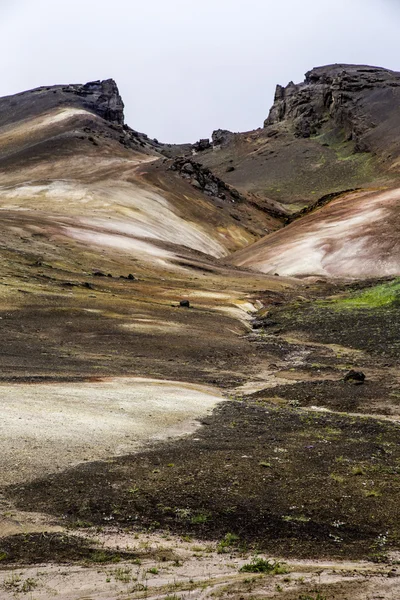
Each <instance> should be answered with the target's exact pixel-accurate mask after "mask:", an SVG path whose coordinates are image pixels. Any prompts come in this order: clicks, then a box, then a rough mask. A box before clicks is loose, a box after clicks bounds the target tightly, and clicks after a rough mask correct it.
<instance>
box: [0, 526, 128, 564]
mask: <svg viewBox="0 0 400 600" xmlns="http://www.w3.org/2000/svg"><path fill="white" fill-rule="evenodd" d="M136 557H137V554H133V553H132V552H119V551H118V552H114V551H111V550H107V549H103V548H93V547H92V546H90V544H89V543H88V542H87V541H85V540H83V539H81V538H78V537H76V536H72V535H66V534H61V533H31V534H18V535H12V536H9V537H5V538H2V539H0V565H8V564H10V563H18V564H39V563H44V562H46V563H48V562H54V563H70V562H82V561H89V562H95V563H107V562H118V561H120V560H129V559H133V558H136Z"/></svg>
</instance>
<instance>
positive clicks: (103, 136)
mask: <svg viewBox="0 0 400 600" xmlns="http://www.w3.org/2000/svg"><path fill="white" fill-rule="evenodd" d="M88 127H89V128H90V127H93V128H97V129H98V130H99V131H100V133H99V135H98V137H97V138H96V139H97V142H96V143H97V145H93V144H92V143H90V141H88V139H93V138H91V136H89V138H87V133H85V131H86V130H87V129H88ZM107 127H108V125H107V124H105V122H104V121H103V120H102V119H101V118H100V117H98V116H96V115H93V114H92V113H90V112H88V111H85V110H83V109H79V110H78V109H73V108H63V109H56V110H55V111H53V112H50V113H48V114H42V115H39V116H36V117H34V118H30V119H26V120H24V121H19V122H17V123H13V124H11V125H6V126H4V127H2V128H0V152H1V154H2V156H6V160H7V161H8V162H7V163H6V164H7V168H3V169H0V210H3V211H7V212H8V214H10V212H13V211H14V213H15V215H16V222H17V223H18V228H19V231H20V232H23V231H24V230H25V229H26V227H25V225H24V220H25V216H26V217H27V218H28V217H29V221H30V223H32V218H33V219H34V218H35V215H36V216H37V217H38V221H41V222H43V217H44V216H45V221H46V222H47V224H48V230H49V231H51V230H52V228H56V229H57V231H58V234H59V235H60V234H61V235H63V236H64V237H65V239H66V240H68V238H73V239H74V240H77V241H78V242H80V243H82V244H83V245H85V246H87V247H93V248H98V249H101V248H110V249H111V250H112V249H115V250H117V251H119V252H121V251H122V252H126V253H127V254H130V255H132V254H135V255H137V257H138V259H139V260H141V261H142V262H143V261H144V262H149V263H151V264H154V265H155V266H156V267H157V266H161V267H162V266H163V265H164V267H165V266H166V265H167V264H169V265H170V266H171V264H172V262H173V260H174V259H175V254H176V253H175V252H173V251H171V248H170V246H171V244H172V245H174V246H178V247H179V246H181V247H183V248H188V249H190V250H194V251H197V252H202V253H204V254H207V255H209V256H212V257H214V258H220V257H223V256H226V255H227V254H229V252H230V251H231V249H232V246H233V248H234V249H236V248H240V247H241V246H243V245H244V244H246V243H249V242H252V241H254V239H255V238H254V236H252V235H250V234H248V232H247V231H246V230H245V229H244V228H243V227H240V226H239V225H238V223H237V221H235V220H233V219H232V218H231V217H230V216H229V215H225V214H222V211H221V210H219V209H218V207H216V206H214V205H213V203H212V201H211V200H210V199H209V198H206V197H203V196H202V195H197V196H196V195H195V196H194V197H193V198H190V202H189V201H187V202H176V201H175V202H174V196H173V195H171V194H167V193H165V192H164V191H163V190H161V189H159V188H158V187H157V186H156V185H152V184H151V183H149V182H146V181H144V179H143V177H142V176H141V175H140V173H139V172H138V170H137V169H138V166H140V165H142V166H143V165H145V164H146V163H148V162H152V161H154V160H157V158H158V157H157V156H151V155H149V154H148V153H145V152H144V153H140V152H139V151H134V150H132V149H127V148H125V147H124V146H122V145H121V144H119V143H118V142H117V141H116V140H114V139H110V138H109V137H107V135H108V134H107ZM104 131H105V132H106V133H104ZM82 132H83V135H81V133H82ZM85 136H86V137H85ZM47 141H48V143H47ZM50 143H51V144H52V146H51V147H53V145H54V148H55V150H54V153H52V152H51V151H50V150H49V148H50V145H49V144H50ZM13 157H15V159H14V161H13ZM10 161H11V163H10ZM9 163H10V165H11V166H10V165H9ZM0 167H1V163H0ZM218 225H220V226H218ZM227 232H228V233H227ZM231 232H232V233H231ZM238 232H239V233H238ZM236 240H238V241H237V242H236ZM235 244H236V245H235Z"/></svg>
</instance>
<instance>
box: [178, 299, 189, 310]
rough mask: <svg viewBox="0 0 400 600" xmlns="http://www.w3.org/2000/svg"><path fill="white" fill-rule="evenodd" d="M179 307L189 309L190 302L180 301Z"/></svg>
mask: <svg viewBox="0 0 400 600" xmlns="http://www.w3.org/2000/svg"><path fill="white" fill-rule="evenodd" d="M179 306H180V307H182V308H190V302H189V300H181V301H180V302H179Z"/></svg>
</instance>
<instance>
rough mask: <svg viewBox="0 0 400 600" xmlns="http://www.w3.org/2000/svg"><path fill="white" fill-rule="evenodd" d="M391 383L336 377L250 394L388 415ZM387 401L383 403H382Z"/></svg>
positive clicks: (253, 397)
mask: <svg viewBox="0 0 400 600" xmlns="http://www.w3.org/2000/svg"><path fill="white" fill-rule="evenodd" d="M392 389H393V388H392V386H391V385H386V384H385V382H381V381H368V380H367V381H366V382H365V383H363V384H362V385H354V384H352V383H349V382H346V381H343V380H339V381H332V380H324V381H302V382H300V383H293V384H289V385H278V386H276V387H274V388H272V389H268V390H262V391H260V392H257V393H255V394H252V396H251V398H252V399H253V400H261V399H265V400H268V398H272V397H279V398H285V399H287V400H288V401H289V402H290V403H291V404H294V405H295V406H322V407H326V408H329V409H331V410H337V411H343V412H365V413H370V412H376V413H379V414H388V415H390V414H391V410H390V408H389V407H388V406H387V405H388V404H389V403H391V404H393V401H394V398H391V397H390V393H391V392H392ZM385 404H386V406H385Z"/></svg>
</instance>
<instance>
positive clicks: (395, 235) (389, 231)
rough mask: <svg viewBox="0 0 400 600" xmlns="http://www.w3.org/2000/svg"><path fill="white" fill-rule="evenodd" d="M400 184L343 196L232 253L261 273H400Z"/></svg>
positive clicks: (235, 259)
mask: <svg viewBox="0 0 400 600" xmlns="http://www.w3.org/2000/svg"><path fill="white" fill-rule="evenodd" d="M399 233H400V189H399V188H394V189H386V190H380V191H362V192H353V193H350V194H345V195H342V196H341V197H340V198H337V199H334V200H332V202H331V203H329V204H328V205H327V206H325V207H323V208H321V209H319V210H316V211H315V212H312V213H311V214H309V215H306V216H304V217H303V218H301V219H298V220H296V221H294V222H293V223H291V224H290V225H288V227H285V228H284V229H283V230H281V231H278V232H276V233H273V234H271V235H269V236H267V237H265V238H263V239H262V240H260V241H259V242H257V243H256V244H253V245H252V246H249V247H247V248H245V249H244V250H242V251H239V252H236V253H235V254H233V256H232V257H231V259H230V260H232V263H233V264H235V265H240V266H243V267H248V268H251V269H254V270H256V271H261V272H263V273H278V274H280V275H290V276H306V275H322V276H325V277H328V278H331V277H341V278H355V279H366V278H372V277H383V276H390V275H392V276H393V275H399V274H400V235H399Z"/></svg>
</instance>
